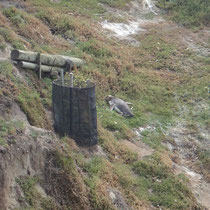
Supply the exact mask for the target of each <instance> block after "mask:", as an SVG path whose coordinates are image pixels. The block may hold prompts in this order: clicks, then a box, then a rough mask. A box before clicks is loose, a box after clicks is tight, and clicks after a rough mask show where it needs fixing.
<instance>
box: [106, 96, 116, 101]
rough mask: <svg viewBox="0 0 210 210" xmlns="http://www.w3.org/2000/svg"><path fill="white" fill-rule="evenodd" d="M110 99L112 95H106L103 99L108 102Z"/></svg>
mask: <svg viewBox="0 0 210 210" xmlns="http://www.w3.org/2000/svg"><path fill="white" fill-rule="evenodd" d="M112 99H114V96H112V95H108V96H107V97H106V98H105V101H107V102H109V101H111V100H112Z"/></svg>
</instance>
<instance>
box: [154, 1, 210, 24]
mask: <svg viewBox="0 0 210 210" xmlns="http://www.w3.org/2000/svg"><path fill="white" fill-rule="evenodd" d="M157 2H158V3H157V5H158V6H159V7H160V8H161V9H165V10H166V11H167V12H168V13H170V14H171V15H172V17H173V19H174V20H175V21H177V22H180V23H182V24H183V25H185V26H188V27H195V26H197V27H198V26H207V25H208V26H209V24H210V3H209V0H186V1H182V0H169V1H168V0H158V1H157Z"/></svg>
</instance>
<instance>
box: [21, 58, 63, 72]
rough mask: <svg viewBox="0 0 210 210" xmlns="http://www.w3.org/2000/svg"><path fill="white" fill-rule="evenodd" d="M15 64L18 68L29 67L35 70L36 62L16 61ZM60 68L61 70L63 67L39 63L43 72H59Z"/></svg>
mask: <svg viewBox="0 0 210 210" xmlns="http://www.w3.org/2000/svg"><path fill="white" fill-rule="evenodd" d="M17 66H18V67H20V68H25V69H31V70H35V69H36V68H37V64H35V63H29V62H25V61H18V62H17ZM61 70H63V69H62V68H60V67H54V66H46V65H41V71H42V72H45V73H51V72H55V71H58V72H60V71H61Z"/></svg>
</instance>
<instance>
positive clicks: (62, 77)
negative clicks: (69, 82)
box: [61, 69, 64, 86]
mask: <svg viewBox="0 0 210 210" xmlns="http://www.w3.org/2000/svg"><path fill="white" fill-rule="evenodd" d="M61 85H62V86H64V75H63V69H61Z"/></svg>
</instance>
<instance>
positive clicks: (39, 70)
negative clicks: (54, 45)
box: [37, 53, 42, 79]
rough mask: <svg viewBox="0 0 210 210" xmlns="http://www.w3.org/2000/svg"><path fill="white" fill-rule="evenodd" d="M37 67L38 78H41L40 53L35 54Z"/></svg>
mask: <svg viewBox="0 0 210 210" xmlns="http://www.w3.org/2000/svg"><path fill="white" fill-rule="evenodd" d="M37 69H38V75H39V79H42V69H41V54H40V53H38V54H37Z"/></svg>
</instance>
